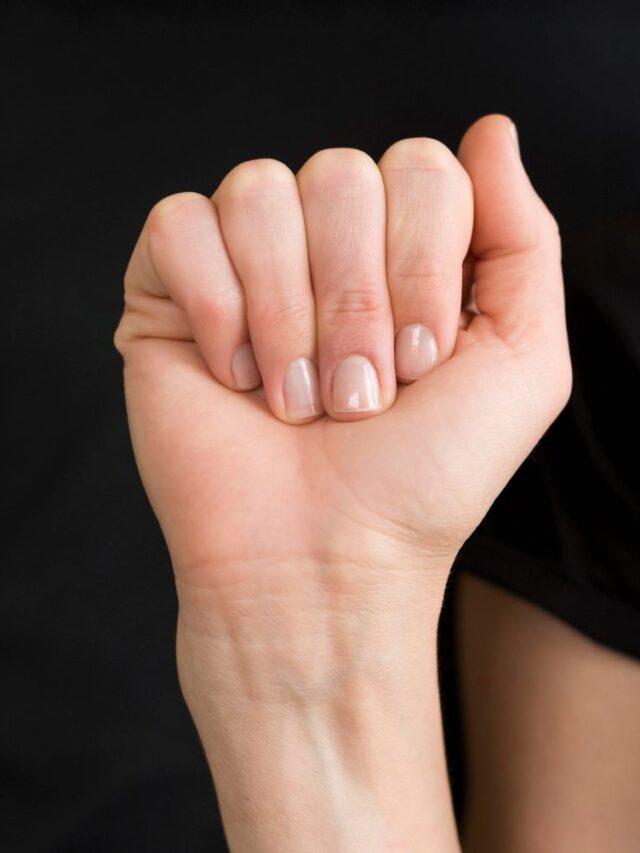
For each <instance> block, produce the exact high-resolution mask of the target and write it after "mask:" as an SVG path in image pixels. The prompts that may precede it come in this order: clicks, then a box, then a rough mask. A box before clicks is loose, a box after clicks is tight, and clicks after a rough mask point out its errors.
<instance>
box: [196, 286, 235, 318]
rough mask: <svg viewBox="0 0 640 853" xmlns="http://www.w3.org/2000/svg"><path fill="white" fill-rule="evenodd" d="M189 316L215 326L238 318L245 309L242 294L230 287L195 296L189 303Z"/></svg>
mask: <svg viewBox="0 0 640 853" xmlns="http://www.w3.org/2000/svg"><path fill="white" fill-rule="evenodd" d="M186 307H187V310H188V314H189V315H190V316H191V317H199V318H202V319H204V320H205V321H206V322H207V323H210V324H215V323H220V322H223V321H226V320H228V319H229V317H230V316H236V315H237V314H238V312H239V311H241V310H242V309H243V308H244V304H243V298H242V293H241V291H240V289H239V288H237V287H228V288H223V289H221V290H216V291H213V292H211V293H207V294H206V295H205V296H201V295H199V294H194V296H193V297H192V298H191V300H189V301H188V303H187V306H186Z"/></svg>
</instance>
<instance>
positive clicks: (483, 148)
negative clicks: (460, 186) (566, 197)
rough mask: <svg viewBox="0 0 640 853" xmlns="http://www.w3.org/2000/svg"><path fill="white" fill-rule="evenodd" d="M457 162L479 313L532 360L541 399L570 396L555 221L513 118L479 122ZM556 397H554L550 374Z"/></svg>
mask: <svg viewBox="0 0 640 853" xmlns="http://www.w3.org/2000/svg"><path fill="white" fill-rule="evenodd" d="M458 156H459V159H460V161H461V163H462V165H463V166H464V168H465V169H466V171H467V172H468V174H469V176H470V177H471V180H472V182H473V187H474V201H475V217H474V230H473V236H472V241H471V251H472V254H473V255H474V257H475V258H476V263H475V266H474V288H473V289H474V297H475V303H476V306H477V310H478V311H479V315H478V316H477V317H475V318H474V319H473V320H472V322H471V325H470V329H471V330H473V329H474V328H475V329H478V330H481V329H482V327H483V324H486V323H487V322H489V323H490V324H491V328H492V330H493V331H494V332H496V333H497V334H498V336H499V337H500V338H502V340H503V341H505V342H506V343H508V344H509V346H510V347H511V348H512V350H513V351H515V352H516V353H518V354H519V355H521V356H525V358H527V359H528V360H529V361H531V371H532V372H531V376H532V381H534V382H537V383H538V384H539V385H540V387H541V390H540V397H544V398H545V399H549V400H550V402H551V403H553V401H554V399H555V396H557V397H558V400H557V401H556V402H558V401H560V400H561V399H562V398H565V397H566V394H567V387H568V386H569V385H570V381H571V380H570V360H569V357H568V344H567V335H566V323H565V314H564V291H563V280H562V267H561V245H560V238H559V233H558V226H557V223H556V221H555V219H554V217H553V216H552V215H551V213H550V212H549V210H548V208H547V207H546V206H545V204H544V203H543V202H542V200H541V199H540V197H539V196H538V195H537V193H536V191H535V190H534V188H533V186H532V184H531V182H530V180H529V178H528V176H527V173H526V172H525V169H524V167H523V164H522V161H521V159H520V153H519V147H518V142H517V134H516V133H515V127H514V125H513V122H512V121H511V120H510V119H509V118H507V117H506V116H503V115H489V116H484V117H483V118H481V119H479V120H478V121H476V122H475V123H474V124H473V125H472V126H471V127H470V128H469V130H467V132H466V133H465V135H464V137H463V139H462V141H461V143H460V148H459V151H458ZM550 374H551V375H553V377H554V388H556V389H557V395H555V396H554V395H553V394H552V395H550V394H549V393H548V389H547V388H545V385H548V382H549V375H550Z"/></svg>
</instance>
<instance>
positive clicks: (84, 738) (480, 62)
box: [0, 2, 640, 853]
mask: <svg viewBox="0 0 640 853" xmlns="http://www.w3.org/2000/svg"><path fill="white" fill-rule="evenodd" d="M0 23H1V27H0V30H1V31H0V62H1V68H2V81H3V85H2V95H1V102H0V108H1V110H2V114H1V116H0V119H1V124H2V127H3V133H2V142H1V143H0V155H1V164H2V192H1V193H0V216H1V228H2V245H3V250H2V273H3V297H4V299H3V302H4V310H3V320H4V328H3V335H2V348H3V353H2V356H3V357H2V367H3V373H4V380H5V381H4V386H3V387H4V402H5V406H4V410H5V418H4V422H5V427H4V429H5V434H4V441H3V447H4V454H3V455H4V463H5V464H4V466H3V467H4V468H5V471H6V473H5V475H4V476H3V486H4V488H3V495H4V499H5V506H4V511H3V520H4V525H3V526H4V531H3V536H2V562H1V569H0V572H1V573H0V652H1V658H0V666H1V672H0V675H1V680H0V684H1V690H2V701H1V702H0V848H1V849H2V850H3V851H6V853H12V851H16V852H17V851H19V853H59V852H60V851H64V853H73V852H74V851H77V853H87V851H91V853H94V852H95V853H101V851H105V853H107V851H108V853H114V851H119V853H120V852H122V853H127V851H132V853H133V851H136V853H141V851H159V852H160V853H162V851H167V853H181V852H182V851H184V853H192V851H193V853H196V851H208V850H211V849H215V847H216V844H220V845H222V843H223V841H222V831H221V828H220V825H219V819H218V816H217V812H216V805H215V794H214V791H213V787H212V784H211V781H210V778H209V774H208V770H207V767H206V764H205V762H204V758H203V755H202V752H201V749H200V746H199V744H198V741H197V737H196V735H195V731H194V729H193V726H192V724H191V721H190V718H189V715H188V713H187V711H186V708H185V706H184V705H183V703H182V700H181V697H180V693H179V688H178V684H177V678H176V669H175V660H174V636H175V618H176V601H175V592H174V588H173V581H172V572H171V566H170V564H169V561H168V557H167V553H166V550H165V547H164V543H163V540H162V537H161V534H160V531H159V529H158V527H157V524H156V522H155V520H154V518H153V515H152V513H151V510H150V509H149V506H148V504H147V501H146V497H145V495H144V492H143V490H142V487H141V485H140V482H139V480H138V476H137V473H136V469H135V465H134V461H133V456H132V453H131V449H130V445H129V439H128V433H127V427H126V419H125V412H124V404H123V394H122V382H121V364H120V359H119V356H118V355H117V353H116V352H115V350H114V349H113V347H112V342H111V339H112V335H113V331H114V329H115V326H116V324H117V321H118V318H119V316H120V313H121V309H122V276H123V272H124V269H125V266H126V263H127V260H128V257H129V255H130V253H131V250H132V248H133V244H134V242H135V239H136V237H137V234H138V232H139V230H140V228H141V227H142V224H143V222H144V218H145V216H146V214H147V212H148V210H149V209H150V207H151V206H152V205H153V204H154V203H155V202H156V201H158V200H159V199H160V198H162V197H163V196H165V195H167V194H169V193H173V192H177V191H182V190H195V191H198V192H203V193H207V194H210V193H212V192H213V190H214V189H215V187H216V186H217V184H218V183H219V181H220V180H221V179H222V177H223V176H224V174H225V173H226V172H227V171H228V170H229V169H230V168H232V167H233V166H234V165H235V164H236V163H238V162H240V161H242V160H246V159H250V158H254V157H263V156H268V157H275V158H278V159H280V160H283V161H284V162H285V163H287V164H288V165H289V166H290V167H291V168H293V169H294V170H295V169H297V168H299V167H300V166H301V165H302V163H303V162H304V160H306V159H307V157H309V156H310V155H311V154H313V153H314V151H316V150H318V149H320V148H325V147H333V146H354V147H357V148H362V149H364V150H365V151H367V152H368V153H369V154H371V155H372V156H373V157H375V158H378V157H379V156H380V155H381V154H382V153H383V151H384V150H385V148H386V147H387V146H388V145H390V144H391V143H393V142H394V141H396V140H398V139H401V138H403V137H407V136H434V137H437V138H439V139H441V140H442V141H443V142H445V143H446V144H448V145H449V146H450V147H452V148H453V149H454V150H455V148H456V146H457V144H458V141H459V139H460V137H461V135H462V133H463V132H464V130H465V129H466V127H468V125H469V124H470V123H471V122H472V121H473V120H474V119H476V118H477V117H479V116H480V115H483V114H485V113H487V112H504V113H506V114H508V115H509V116H511V117H512V118H513V119H514V120H515V122H516V124H517V126H518V130H519V134H520V142H521V149H522V154H523V159H524V161H525V165H526V167H527V169H528V170H529V172H530V174H531V176H532V179H533V181H534V184H535V185H536V187H537V189H538V191H539V192H540V194H541V195H542V196H543V198H544V199H545V201H546V202H547V204H548V205H549V207H550V208H551V210H552V211H553V213H554V214H555V215H556V217H557V218H558V220H559V222H560V226H561V232H562V233H563V237H564V238H565V258H566V260H565V271H566V283H567V295H568V302H569V322H570V331H571V341H572V352H573V354H574V364H575V367H576V391H575V393H574V398H573V400H572V403H571V405H570V407H569V409H568V410H567V412H566V413H565V414H564V415H563V416H562V418H561V419H560V421H559V422H558V423H557V424H556V425H555V426H554V427H553V428H552V430H551V431H550V433H548V434H547V436H545V439H544V440H543V442H542V443H541V445H540V446H539V448H538V449H537V450H536V452H535V453H534V458H533V460H530V461H529V463H527V464H526V465H525V466H524V469H523V471H522V472H521V474H520V475H519V478H517V480H516V481H515V482H514V485H513V486H511V487H510V491H509V493H508V496H507V497H506V498H504V499H503V500H502V502H501V503H500V504H499V505H498V506H496V508H495V509H494V511H493V513H492V514H491V515H490V518H489V519H487V523H486V528H484V529H483V530H484V533H482V534H481V535H486V536H487V537H489V536H491V537H498V538H501V540H502V541H503V542H504V541H506V542H507V544H508V545H509V547H511V546H513V547H514V548H516V549H519V550H520V551H522V552H526V553H527V554H529V555H533V557H535V558H536V559H538V558H539V559H542V560H545V561H547V564H548V565H551V564H553V567H554V568H553V570H554V571H555V572H558V571H560V569H559V568H558V567H561V568H562V567H563V566H564V567H567V566H568V567H569V568H568V569H567V571H568V573H569V576H570V580H571V583H573V584H574V585H576V586H577V587H579V588H581V589H584V588H586V587H588V589H589V590H590V592H591V593H594V595H593V596H592V599H590V600H593V602H596V603H595V604H593V606H591V609H589V608H587V610H586V611H584V610H583V611H581V614H582V615H581V616H580V617H579V618H576V619H574V621H575V622H577V623H578V626H579V627H581V628H582V629H583V630H585V631H587V632H590V633H592V635H593V636H595V637H596V638H597V639H601V640H604V641H606V642H609V643H610V644H611V645H614V646H616V647H618V648H620V649H622V650H623V651H627V652H630V653H634V654H637V653H638V651H637V650H638V648H640V643H639V641H638V637H637V630H635V632H634V630H633V629H632V628H631V627H630V626H631V621H628V622H627V621H625V620H631V619H632V617H633V616H635V612H636V611H635V610H634V609H633V608H635V607H636V606H637V601H638V589H639V582H638V569H637V550H634V549H637V543H636V540H635V534H633V531H635V530H637V527H636V525H637V523H638V520H639V514H638V505H639V503H638V487H637V484H638V478H637V467H634V466H637V461H636V463H634V462H633V459H634V457H635V455H636V454H635V441H636V439H635V436H636V434H637V423H638V415H637V403H636V397H634V395H636V396H637V390H635V391H634V390H633V389H634V388H635V389H637V377H638V365H639V364H640V357H639V344H638V335H637V333H636V326H637V323H636V320H637V319H638V302H637V292H638V291H637V272H636V270H637V269H638V261H639V260H640V258H638V233H639V231H638V222H639V221H640V220H639V218H638V198H639V194H638V191H639V188H640V157H638V151H639V150H640V129H639V119H638V112H639V110H638V106H639V104H640V98H639V97H638V84H637V79H638V70H639V69H638V59H637V45H638V40H639V36H640V30H639V26H638V24H639V21H638V14H637V12H635V11H632V7H631V6H629V7H624V6H622V5H620V4H616V3H607V4H600V5H590V4H585V3H573V4H559V5H558V4H556V5H555V6H551V5H546V4H540V3H538V4H535V5H534V4H530V5H522V6H519V5H517V4H514V3H511V4H506V3H505V4H498V5H495V4H493V5H491V6H488V5H487V4H481V3H458V4H445V3H442V2H431V3H429V2H426V3H404V2H395V3H391V2H389V3H377V4H374V3H355V2H352V3H344V4H337V3H336V4H323V5H322V6H314V5H313V4H305V5H302V4H292V3H288V4H285V3H271V4H269V6H268V7H267V6H266V5H265V6H258V5H250V4H248V3H239V4H236V5H235V7H234V9H233V10H231V9H229V8H227V7H226V6H221V5H218V4H215V3H209V4H204V3H194V2H186V3H181V4H180V5H179V6H178V5H177V4H172V3H155V4H152V3H142V4H141V3H129V4H126V5H125V4H118V3H85V4H82V3H79V2H78V3H49V4H47V3H5V4H4V6H3V11H2V12H1V14H0ZM616 376H617V377H621V380H620V382H619V383H616V382H615V381H614V380H613V379H612V377H616ZM621 386H622V387H623V388H624V389H625V390H624V391H623V392H621V390H620V387H621ZM536 466H538V467H536ZM528 468H530V469H531V470H530V471H529V473H527V471H528ZM590 472H592V474H593V476H592V477H591V474H590ZM590 477H591V479H589V478H590ZM596 516H597V518H598V525H596V528H597V529H596V528H594V525H593V523H592V518H595V517H596ZM503 533H504V535H502V534H503ZM481 535H479V536H478V538H477V539H476V540H474V542H473V543H471V544H472V545H474V547H475V544H477V547H478V554H482V553H484V554H485V555H486V553H488V552H487V551H482V543H483V540H482V538H481ZM470 548H471V545H470ZM469 553H470V554H471V555H472V557H473V554H474V552H473V550H472V549H471V550H470V551H469ZM478 562H479V564H480V563H481V562H482V560H481V558H480V557H478ZM485 562H487V560H486V559H485ZM488 562H489V563H490V564H491V565H490V566H489V568H488V569H487V570H486V573H487V574H491V572H492V571H498V569H495V565H497V564H499V559H498V558H497V557H495V556H491V558H490V559H489V561H488ZM545 565H546V564H545ZM611 565H613V569H612V570H609V569H610V567H611ZM603 566H606V567H608V568H607V572H604V570H603ZM470 568H474V567H473V565H472V566H470ZM497 579H498V581H499V582H503V580H504V579H501V578H497ZM505 583H506V585H509V582H508V581H506V582H505ZM525 586H526V584H525ZM596 594H597V595H600V596H601V599H598V598H597V597H596ZM556 598H557V597H556ZM555 600H556V599H554V601H555ZM558 600H559V599H558ZM585 600H586V599H585ZM451 601H452V597H451V596H449V597H448V606H449V605H450V604H451ZM601 601H602V603H600V602H601ZM572 602H573V603H572ZM574 603H575V601H574V599H572V598H571V595H570V594H569V597H568V600H567V602H566V606H564V605H563V606H564V612H560V611H562V607H561V606H559V605H558V606H556V610H558V611H559V615H562V616H563V617H564V618H571V612H572V607H573V604H574ZM550 606H552V605H550ZM553 606H555V605H553ZM620 613H622V614H623V616H620ZM580 619H582V623H584V624H579V623H580ZM613 623H616V624H615V625H614V624H613ZM612 626H613V627H612ZM449 628H450V613H449V611H447V615H446V616H445V623H444V630H443V648H442V671H443V678H444V681H445V699H446V702H445V720H446V723H447V729H448V735H449V738H450V744H451V755H452V773H453V781H454V790H455V793H456V799H457V802H459V796H460V790H461V789H460V782H461V779H462V775H461V774H462V764H461V755H460V749H459V746H458V742H457V735H456V706H455V685H454V683H453V673H454V664H453V658H452V649H451V643H450V639H449Z"/></svg>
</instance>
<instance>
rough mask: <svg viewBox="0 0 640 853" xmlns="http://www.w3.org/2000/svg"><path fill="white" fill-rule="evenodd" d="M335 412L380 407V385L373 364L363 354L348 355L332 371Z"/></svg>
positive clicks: (365, 410) (359, 410)
mask: <svg viewBox="0 0 640 853" xmlns="http://www.w3.org/2000/svg"><path fill="white" fill-rule="evenodd" d="M331 396H332V400H333V408H334V409H335V411H336V412H373V411H375V410H376V409H379V408H380V385H379V383H378V376H377V374H376V370H375V368H374V366H373V365H372V364H371V362H370V361H369V359H368V358H365V357H364V356H363V355H350V356H348V357H347V358H345V359H344V360H343V361H341V362H340V364H339V365H338V366H337V367H336V369H335V370H334V371H333V382H332V385H331Z"/></svg>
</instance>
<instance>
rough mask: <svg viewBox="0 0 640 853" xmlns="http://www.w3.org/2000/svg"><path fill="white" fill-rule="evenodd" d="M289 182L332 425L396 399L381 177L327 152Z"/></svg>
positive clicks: (344, 152) (359, 159)
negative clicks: (296, 202) (303, 241)
mask: <svg viewBox="0 0 640 853" xmlns="http://www.w3.org/2000/svg"><path fill="white" fill-rule="evenodd" d="M297 178H298V186H299V189H300V197H301V199H302V206H303V209H304V217H305V222H306V228H307V243H308V250H309V261H310V265H311V276H312V281H313V288H314V293H315V298H316V312H317V324H318V348H319V360H320V387H321V392H322V399H323V402H324V406H325V409H326V410H327V412H328V413H329V414H330V415H331V416H332V417H333V418H336V419H338V420H354V419H357V418H362V417H367V416H370V415H372V414H375V413H376V412H380V411H383V410H384V409H387V408H388V407H389V406H391V405H392V403H393V401H394V399H395V393H396V381H395V368H394V364H393V318H392V314H391V304H390V301H389V292H388V288H387V282H386V274H385V198H384V185H383V183H382V176H381V175H380V171H379V169H378V167H377V166H376V164H375V162H374V161H373V160H372V159H371V158H370V157H369V156H368V155H367V154H365V153H364V152H362V151H357V150H355V149H351V148H334V149H326V150H324V151H320V152H318V153H317V154H314V155H313V157H311V158H310V159H309V160H307V162H306V163H305V164H304V165H303V167H302V169H301V170H300V171H299V173H298V176H297Z"/></svg>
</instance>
